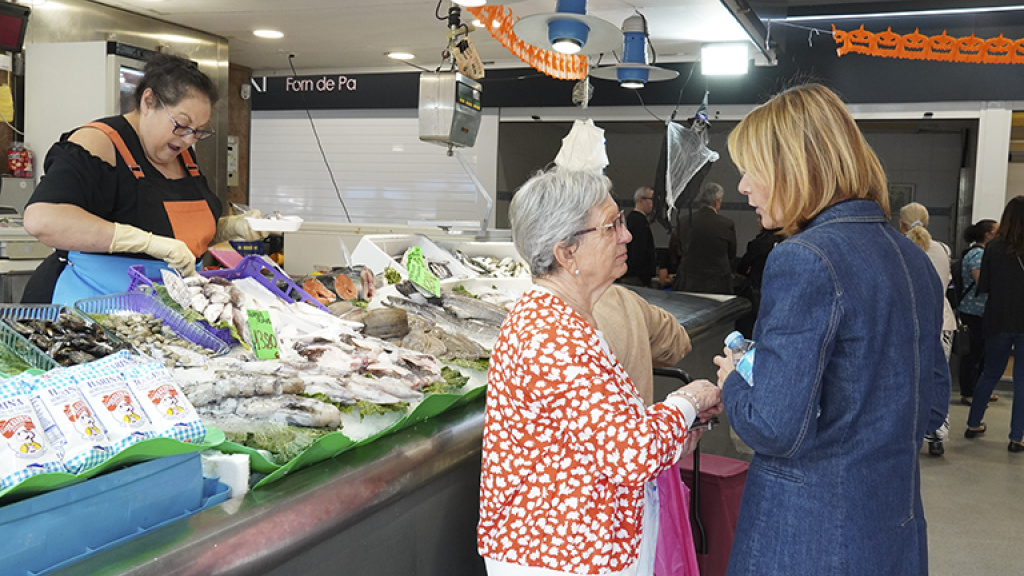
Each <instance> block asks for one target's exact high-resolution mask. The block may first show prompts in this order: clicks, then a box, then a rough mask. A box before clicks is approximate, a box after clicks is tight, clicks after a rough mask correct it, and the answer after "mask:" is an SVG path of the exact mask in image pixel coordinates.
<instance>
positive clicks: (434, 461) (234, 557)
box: [54, 288, 749, 576]
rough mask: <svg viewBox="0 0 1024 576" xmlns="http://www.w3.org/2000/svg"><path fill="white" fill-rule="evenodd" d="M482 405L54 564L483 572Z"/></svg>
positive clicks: (699, 307)
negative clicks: (479, 540) (479, 546)
mask: <svg viewBox="0 0 1024 576" xmlns="http://www.w3.org/2000/svg"><path fill="white" fill-rule="evenodd" d="M636 291H637V292H638V293H640V294H641V295H643V296H644V297H645V298H648V300H650V301H651V302H652V303H654V304H657V305H659V306H662V307H663V308H665V309H667V310H668V311H669V312H671V313H672V314H674V315H675V316H676V317H677V318H679V320H680V322H681V323H682V324H683V325H684V326H685V327H686V328H687V330H688V331H689V332H690V333H691V335H692V336H693V340H694V342H695V350H696V347H697V345H698V344H699V342H700V341H701V340H704V339H706V337H705V336H702V335H703V334H710V333H712V332H715V330H713V329H714V328H715V327H716V326H718V327H721V328H720V329H722V328H724V327H728V328H729V330H731V326H732V320H734V319H735V318H737V317H738V316H740V315H742V314H743V313H744V312H745V311H746V310H747V308H748V306H749V304H748V303H747V302H746V301H745V300H741V299H714V298H705V297H701V296H695V295H687V294H678V293H667V292H659V291H656V290H647V289H643V288H638V289H636ZM720 350H721V346H719V347H718V351H720ZM690 357H693V354H691V356H690ZM697 360H698V359H695V360H694V361H695V362H696V361H697ZM702 361H703V362H706V363H710V356H709V357H707V358H704V359H702ZM483 413H484V401H483V398H481V399H479V400H477V401H476V402H473V403H471V404H469V405H466V406H462V407H460V408H458V409H456V410H453V411H452V412H449V413H445V414H442V415H440V416H438V417H436V418H434V419H431V420H429V421H426V422H422V423H420V424H417V425H415V426H413V427H411V428H408V429H406V430H403V431H401V432H398V433H396V434H393V435H390V436H386V437H384V438H381V439H379V440H377V441H375V442H373V443H372V444H370V445H367V446H364V447H361V448H358V449H355V450H352V451H349V452H346V453H343V454H341V455H339V456H338V457H336V458H334V459H331V460H328V461H325V462H321V463H319V464H317V465H315V466H312V467H310V468H307V469H304V470H301V471H299V472H296V473H294V474H291V475H289V476H286V477H284V478H283V479H281V480H279V481H277V482H274V483H272V484H270V485H268V486H265V487H262V488H260V489H259V490H256V491H253V492H250V493H248V494H246V495H245V496H244V497H243V498H236V499H233V500H229V501H227V502H225V503H223V504H221V505H219V506H215V507H213V508H211V509H209V510H205V511H203V512H200V513H198V514H196V515H194V516H192V517H190V518H187V519H183V520H180V521H178V522H175V523H173V524H171V525H168V526H165V527H162V528H159V529H156V530H153V531H151V532H148V533H146V534H144V535H142V536H140V537H138V538H135V539H133V540H130V541H128V542H126V543H125V544H122V545H120V546H117V547H115V548H112V549H110V550H106V551H104V552H101V553H98V554H96V555H94V556H92V557H90V558H87V559H85V560H83V561H81V562H78V563H76V564H73V565H71V566H69V567H67V568H65V569H63V570H59V571H56V572H54V574H57V575H61V576H85V575H90V576H92V575H115V574H116V575H132V576H136V575H137V576H142V575H145V576H154V575H176V576H184V575H204V576H215V575H247V574H260V575H271V576H278V575H280V576H284V575H296V574H301V575H303V576H314V575H320V574H323V575H325V576H326V575H328V574H330V575H337V574H354V575H359V574H374V575H390V574H403V575H406V574H416V575H430V576H433V575H435V574H436V575H438V576H441V575H451V574H458V575H460V576H467V575H474V574H480V575H483V574H484V566H483V562H482V560H481V559H480V558H479V556H478V555H477V553H476V522H477V504H478V490H479V487H478V483H479V473H480V441H481V435H482V431H483V422H484V414H483ZM82 529H88V527H82Z"/></svg>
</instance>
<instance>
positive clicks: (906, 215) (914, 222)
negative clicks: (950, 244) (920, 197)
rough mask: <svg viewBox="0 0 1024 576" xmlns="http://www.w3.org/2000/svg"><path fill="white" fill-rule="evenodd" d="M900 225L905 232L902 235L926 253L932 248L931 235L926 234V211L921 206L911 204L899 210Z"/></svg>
mask: <svg viewBox="0 0 1024 576" xmlns="http://www.w3.org/2000/svg"><path fill="white" fill-rule="evenodd" d="M900 224H901V225H903V229H904V230H906V232H904V234H906V235H907V238H910V239H911V240H913V241H914V244H917V245H918V246H920V247H921V249H922V250H925V251H927V250H928V249H929V248H931V246H932V235H931V233H930V232H928V209H927V208H925V207H924V205H922V204H918V203H917V202H911V203H910V204H907V205H906V206H904V207H903V208H900Z"/></svg>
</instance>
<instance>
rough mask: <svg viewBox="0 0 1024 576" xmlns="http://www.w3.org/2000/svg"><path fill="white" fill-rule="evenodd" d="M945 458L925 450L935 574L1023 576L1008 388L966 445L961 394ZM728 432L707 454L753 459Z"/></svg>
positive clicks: (1021, 467) (1023, 475)
mask: <svg viewBox="0 0 1024 576" xmlns="http://www.w3.org/2000/svg"><path fill="white" fill-rule="evenodd" d="M955 389H956V384H954V393H953V404H952V405H951V406H950V425H951V430H950V438H949V441H948V442H947V443H946V453H945V455H944V456H941V457H935V456H930V455H929V454H928V451H927V447H922V449H921V457H920V461H921V492H922V497H923V499H924V511H925V518H926V520H927V521H928V556H929V573H930V576H1011V575H1013V576H1017V575H1019V574H1024V546H1022V544H1024V452H1020V453H1010V452H1008V451H1007V450H1006V445H1007V444H1008V443H1009V438H1008V434H1009V431H1010V404H1011V402H1012V401H1013V393H1012V391H1011V387H1010V383H1009V382H1008V381H1003V382H1002V383H1000V385H999V388H997V390H996V392H997V394H998V395H999V401H998V402H995V403H992V404H990V405H989V408H988V411H987V412H986V414H985V419H984V420H985V424H986V425H987V426H988V431H987V433H986V434H985V435H983V436H980V437H977V438H974V439H972V440H967V439H966V438H964V429H965V428H966V427H967V424H966V423H967V412H968V410H969V407H967V406H964V405H962V404H960V395H959V393H958V392H956V391H955ZM724 428H725V427H723V428H722V429H720V430H719V431H718V433H712V434H709V435H707V436H705V437H704V439H703V440H702V441H701V447H702V450H704V451H705V452H707V453H711V454H720V455H724V456H730V457H733V458H739V459H743V460H749V459H750V455H749V453H744V452H745V451H746V450H747V448H746V447H745V446H743V445H742V443H740V442H736V440H735V432H732V431H731V430H729V432H730V433H731V436H733V438H731V439H730V437H729V436H730V434H724V432H725V429H724Z"/></svg>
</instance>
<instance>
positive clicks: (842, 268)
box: [715, 84, 949, 576]
mask: <svg viewBox="0 0 1024 576" xmlns="http://www.w3.org/2000/svg"><path fill="white" fill-rule="evenodd" d="M729 152H730V153H731V155H732V159H733V161H734V162H735V163H736V165H737V166H738V167H739V169H740V172H741V174H743V178H742V179H741V180H740V184H739V191H740V193H741V194H743V195H745V196H746V197H747V202H748V203H749V204H750V205H751V206H753V207H754V208H755V209H756V211H757V213H758V215H759V216H760V217H761V222H762V225H763V226H764V227H765V228H774V227H776V226H778V227H781V228H782V232H781V233H782V234H783V235H784V236H786V237H787V239H786V240H785V241H783V242H781V243H780V244H778V245H777V246H776V247H775V249H774V250H772V253H771V254H770V255H769V256H768V262H767V264H766V266H765V269H764V278H763V282H762V290H761V310H760V314H759V316H758V319H757V325H756V326H755V327H754V340H756V342H757V347H756V352H757V356H756V358H755V360H754V362H753V376H752V380H753V382H747V381H746V380H745V379H744V377H743V376H741V375H740V374H738V373H737V372H735V371H734V368H733V363H732V360H731V359H730V358H727V357H724V356H720V357H716V358H715V363H716V364H717V365H718V366H719V372H718V374H719V381H720V382H722V383H723V389H722V400H723V404H724V405H725V410H726V414H727V416H728V418H729V424H730V425H731V426H732V427H733V429H734V430H735V431H736V433H737V434H738V435H739V437H740V439H742V440H743V441H744V442H746V443H747V445H749V446H750V447H751V448H753V449H754V457H753V459H752V460H751V463H750V468H749V470H748V473H747V479H746V485H745V487H744V490H743V500H742V503H741V506H740V515H739V520H738V523H737V526H736V533H735V539H734V541H733V545H732V553H731V556H730V558H729V568H728V574H729V575H730V576H747V575H750V576H755V575H756V576H762V575H781V574H794V575H796V574H828V575H830V576H860V575H862V574H876V575H886V576H913V575H925V574H927V573H928V552H927V547H928V543H927V542H928V540H927V534H926V526H925V520H924V510H923V507H922V503H921V489H920V472H919V468H918V451H919V450H920V448H921V443H922V438H923V437H924V435H925V433H926V432H930V431H932V430H935V429H937V428H938V427H939V426H940V425H941V424H942V421H943V419H944V417H945V413H946V410H947V409H948V404H949V368H948V366H947V364H946V358H945V355H944V354H943V350H942V344H941V331H942V300H943V298H944V295H943V292H944V291H943V290H942V287H941V286H940V285H939V283H938V282H937V281H936V280H935V271H934V268H933V267H932V264H931V262H929V260H928V257H927V256H926V255H925V254H924V252H923V251H922V250H921V249H920V248H918V247H917V246H915V245H914V243H913V242H911V241H910V240H908V239H907V238H905V237H904V236H903V235H901V234H900V233H899V232H897V231H896V230H895V229H894V228H893V227H892V226H890V225H889V223H888V222H889V198H888V193H887V188H886V179H885V172H884V171H883V170H882V166H881V163H880V162H879V161H878V158H877V157H876V156H875V153H874V152H873V151H872V150H871V148H870V146H868V143H867V142H866V141H865V139H864V136H863V134H861V132H860V130H859V129H858V128H857V124H856V123H855V122H854V120H853V117H852V116H851V115H850V113H849V112H848V111H847V110H846V107H845V105H844V104H843V102H842V101H841V100H840V99H839V97H838V96H836V95H835V94H834V93H833V92H831V91H830V90H828V89H827V88H825V87H824V86H821V85H817V84H810V85H805V86H798V87H795V88H790V89H789V90H786V91H784V92H782V93H781V94H779V95H777V96H775V97H774V98H772V99H771V100H769V101H768V102H767V103H766V104H764V105H762V106H760V107H758V108H756V109H755V110H754V111H753V112H751V113H750V114H748V115H747V117H746V118H744V119H743V121H742V122H740V124H739V125H738V126H737V127H736V128H735V130H733V132H732V134H730V136H729Z"/></svg>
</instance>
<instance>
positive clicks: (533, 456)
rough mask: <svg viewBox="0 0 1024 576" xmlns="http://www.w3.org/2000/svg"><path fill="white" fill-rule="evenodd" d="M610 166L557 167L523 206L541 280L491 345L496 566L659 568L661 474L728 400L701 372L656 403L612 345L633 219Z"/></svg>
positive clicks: (495, 569)
mask: <svg viewBox="0 0 1024 576" xmlns="http://www.w3.org/2000/svg"><path fill="white" fill-rule="evenodd" d="M610 191H611V183H610V181H609V180H608V178H606V177H605V176H603V175H601V174H599V173H597V172H577V171H569V170H565V169H561V168H555V169H553V170H551V171H548V172H542V173H539V174H537V175H535V176H534V177H533V178H531V179H530V180H528V181H527V182H526V183H525V184H523V186H522V187H521V188H520V189H519V190H518V191H517V192H516V194H515V197H514V198H513V199H512V203H511V205H510V207H509V218H510V221H511V224H512V240H513V242H514V243H515V245H516V249H517V250H518V251H519V253H520V254H521V255H522V257H523V258H524V259H525V260H526V261H527V262H528V263H529V265H530V269H531V271H532V272H533V278H534V282H535V286H534V287H533V288H532V289H530V290H528V291H527V292H526V293H525V294H524V295H523V296H522V297H521V298H520V299H519V300H518V301H517V302H516V304H515V306H514V307H513V309H512V311H511V312H509V315H508V317H507V318H506V319H505V322H504V324H503V325H502V328H501V333H500V335H499V337H498V341H497V343H495V345H494V351H493V353H492V355H491V368H490V372H489V374H488V384H487V409H486V422H485V425H484V437H483V463H482V470H481V474H480V523H479V526H478V529H477V542H478V548H479V551H480V554H481V555H482V556H483V557H484V560H485V563H486V566H487V572H488V574H491V575H492V576H493V575H496V574H497V575H503V576H507V575H516V576H518V575H524V576H525V575H530V576H545V575H553V574H567V573H576V574H598V573H600V574H612V575H623V576H626V575H630V576H632V575H641V576H649V575H650V574H651V573H652V569H653V559H654V555H653V549H654V545H655V540H654V532H655V531H654V529H653V527H654V526H656V525H657V524H656V518H657V516H656V514H657V508H656V507H655V506H654V498H653V493H648V492H647V491H648V490H649V487H648V486H647V485H648V483H649V481H650V480H652V479H653V478H655V477H656V476H657V475H658V474H659V473H660V472H661V471H663V470H665V469H666V468H668V467H669V466H671V465H672V464H673V463H674V462H675V461H676V460H678V459H679V457H680V456H681V455H683V454H685V453H689V452H690V451H691V450H692V449H693V447H694V446H695V445H696V442H695V441H696V440H697V439H698V438H699V435H700V432H699V431H691V430H690V427H691V426H692V425H694V424H695V423H696V422H697V421H698V419H699V418H700V417H701V416H707V415H709V414H711V413H717V412H720V411H721V409H720V407H719V399H720V391H719V389H718V387H717V386H715V385H714V384H712V383H710V382H708V381H706V380H700V381H696V382H693V383H691V384H688V385H686V386H684V387H682V388H680V389H679V390H677V391H675V392H672V393H671V394H669V397H668V398H667V399H666V400H665V401H664V402H660V403H656V404H654V405H652V406H649V407H647V406H644V401H643V399H642V398H641V397H640V395H639V394H638V392H637V390H636V388H635V387H634V386H633V383H632V382H631V381H630V379H629V377H628V375H627V374H626V371H625V370H624V368H623V366H622V364H621V363H620V362H619V361H618V360H617V359H616V357H615V355H614V354H613V353H612V352H611V351H610V349H609V347H608V345H607V344H606V341H605V339H604V336H603V334H602V333H601V331H600V329H599V327H598V324H597V321H596V319H595V316H594V306H595V304H596V303H597V302H598V300H599V299H600V298H601V296H602V295H603V294H604V293H605V291H606V290H608V288H609V287H610V286H611V285H612V282H614V280H615V279H616V278H618V277H619V276H621V275H622V274H623V273H625V271H626V244H627V243H628V242H629V241H630V235H629V231H628V230H627V229H626V226H625V219H624V218H623V215H622V212H620V211H619V208H618V206H617V205H616V203H615V200H613V199H612V197H611V195H610Z"/></svg>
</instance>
